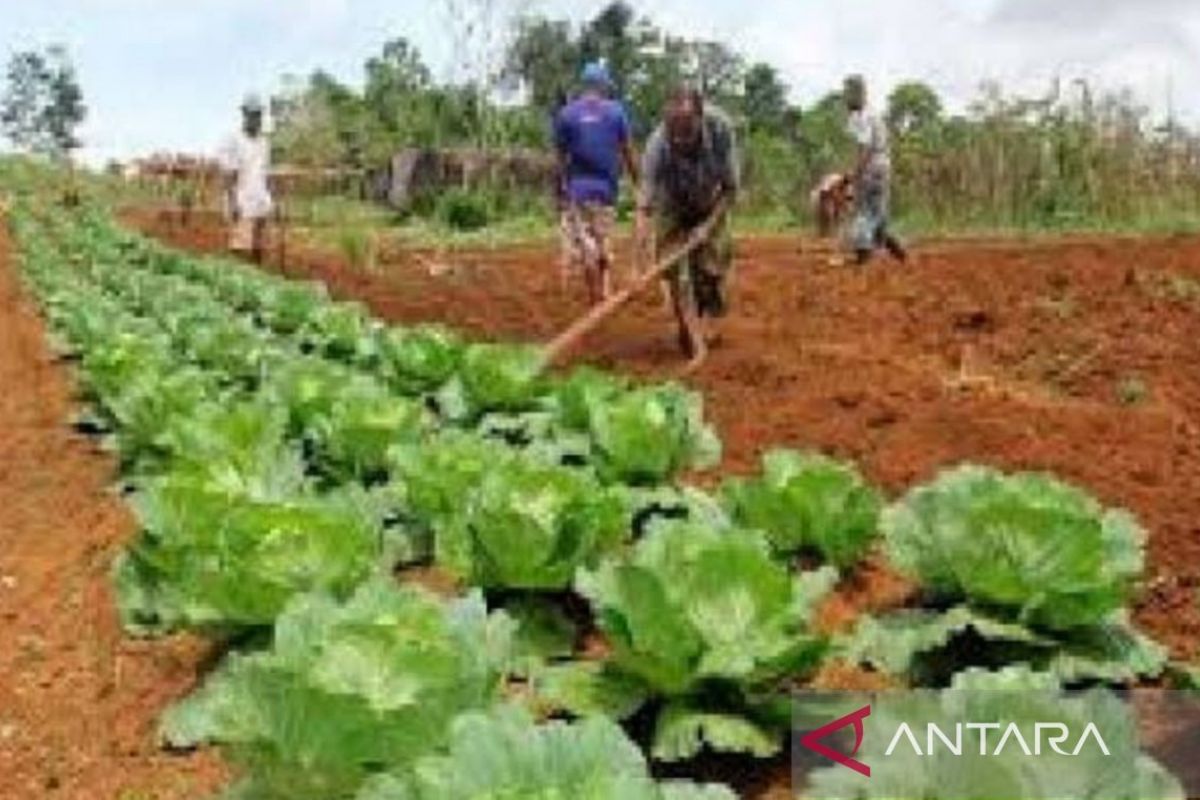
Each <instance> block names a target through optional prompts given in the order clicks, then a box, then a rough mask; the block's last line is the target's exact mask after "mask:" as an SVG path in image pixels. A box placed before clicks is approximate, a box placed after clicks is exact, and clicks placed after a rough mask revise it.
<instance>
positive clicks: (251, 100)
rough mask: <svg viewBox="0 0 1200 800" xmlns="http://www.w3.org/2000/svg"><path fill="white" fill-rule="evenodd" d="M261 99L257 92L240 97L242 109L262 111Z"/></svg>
mask: <svg viewBox="0 0 1200 800" xmlns="http://www.w3.org/2000/svg"><path fill="white" fill-rule="evenodd" d="M262 110H263V101H262V98H261V97H259V96H258V95H257V94H254V93H250V94H248V95H246V96H245V97H244V98H243V99H242V111H246V112H254V111H257V112H258V113H260V114H261V113H262Z"/></svg>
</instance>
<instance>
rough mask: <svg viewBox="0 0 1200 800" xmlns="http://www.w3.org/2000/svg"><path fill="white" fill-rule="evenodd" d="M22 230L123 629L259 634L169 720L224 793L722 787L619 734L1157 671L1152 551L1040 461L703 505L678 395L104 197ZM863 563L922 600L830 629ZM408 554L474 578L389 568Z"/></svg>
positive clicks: (734, 727) (171, 732) (740, 490)
mask: <svg viewBox="0 0 1200 800" xmlns="http://www.w3.org/2000/svg"><path fill="white" fill-rule="evenodd" d="M13 223H14V230H15V232H16V233H17V238H18V240H19V241H20V243H21V247H22V250H23V253H24V263H25V268H26V273H27V275H28V276H29V278H30V281H31V284H32V286H33V287H34V290H35V291H36V293H37V294H38V296H39V297H40V298H41V300H42V302H43V304H44V307H45V308H46V311H47V315H48V317H49V319H50V321H51V323H52V326H53V328H54V329H55V330H56V331H58V332H59V334H60V336H61V341H60V342H59V348H60V351H61V352H62V353H63V354H64V355H67V356H70V357H77V358H79V359H80V361H81V364H80V367H81V369H80V374H81V381H82V387H83V389H84V392H85V395H86V399H87V400H88V401H89V402H90V404H91V407H92V408H93V409H94V411H93V414H92V418H91V419H90V420H88V421H87V423H88V425H89V426H90V427H92V428H93V429H95V430H97V431H102V432H107V433H110V434H112V435H113V436H114V437H115V438H114V441H115V443H116V445H117V447H118V449H119V451H120V453H121V455H122V459H123V462H124V465H125V475H126V480H127V482H128V484H129V486H130V489H131V493H132V502H133V503H134V504H135V506H136V507H137V508H138V510H139V518H140V519H141V521H142V524H143V532H142V534H141V537H140V539H139V541H138V542H137V543H135V544H134V546H132V547H131V548H130V549H129V551H128V552H127V553H126V554H125V556H124V557H123V559H122V561H121V564H120V566H119V567H118V571H117V580H118V587H119V589H120V597H121V602H122V606H123V612H124V615H125V618H126V620H127V622H128V624H129V625H130V627H131V629H133V630H135V631H140V632H155V631H162V630H165V629H170V628H177V627H193V628H197V627H199V628H204V629H208V630H215V631H219V632H223V633H226V634H238V633H253V632H254V631H255V630H257V629H260V628H266V627H271V628H272V629H273V635H272V636H271V637H269V638H268V639H266V640H265V641H264V642H261V643H258V645H257V649H250V650H248V651H246V652H241V653H235V654H234V655H232V656H231V657H230V658H229V659H228V661H227V663H226V665H225V666H224V667H223V668H222V669H221V670H220V671H219V672H218V674H217V675H215V676H214V677H213V678H212V679H211V680H210V681H209V683H208V684H207V685H206V686H205V687H204V688H203V689H202V690H201V691H200V692H198V693H197V694H196V695H195V696H194V697H193V698H191V699H189V700H188V701H186V702H185V703H183V704H182V705H181V706H180V707H178V708H177V709H175V710H174V711H173V712H172V713H171V714H170V715H169V719H168V721H167V724H166V726H165V732H166V735H167V738H168V740H169V741H170V742H171V743H172V744H174V745H176V746H192V745H196V744H200V743H205V742H216V743H220V744H222V745H224V746H225V747H226V748H227V750H228V752H229V753H230V755H231V756H232V757H233V758H234V759H235V760H236V761H238V762H240V763H241V764H242V765H243V766H244V769H245V774H246V776H247V778H246V781H245V782H244V783H243V784H241V787H240V790H241V791H243V792H245V796H248V797H314V798H315V797H353V796H355V793H361V796H363V797H370V798H390V797H430V798H434V797H438V798H441V797H453V798H460V797H461V798H467V797H482V796H491V795H487V792H486V791H485V788H486V790H487V791H493V792H494V791H496V789H497V787H505V786H511V787H512V789H513V792H514V794H515V795H516V796H525V795H524V794H521V792H526V793H532V792H534V785H535V784H536V783H537V782H538V781H551V782H553V781H564V782H565V783H562V784H561V785H562V786H563V787H576V786H588V785H591V784H590V783H589V782H596V783H595V785H596V787H597V788H596V790H595V792H594V793H593V794H594V796H596V797H626V796H631V797H639V796H647V797H653V796H659V795H658V794H656V793H662V792H666V793H668V794H670V795H671V796H675V795H677V794H678V795H685V794H687V793H698V794H699V795H701V796H706V795H707V794H711V795H713V796H720V793H721V791H722V790H720V789H715V788H711V787H708V788H700V787H695V786H691V785H675V786H670V787H662V786H659V785H657V784H654V783H653V782H652V781H649V779H648V778H647V777H646V774H645V765H644V761H642V758H641V756H640V755H639V754H638V753H637V751H636V749H631V748H632V746H631V745H630V744H629V742H628V741H627V740H626V739H625V735H624V734H623V733H621V731H620V729H619V728H615V727H614V726H613V725H612V724H611V723H608V722H605V720H607V719H609V718H612V719H616V720H632V721H633V728H634V729H638V730H640V729H643V728H646V729H648V730H649V731H650V733H649V735H648V739H649V741H648V747H649V750H650V753H651V755H652V756H653V758H655V759H657V760H663V761H676V760H683V759H688V758H691V757H693V756H696V755H697V754H699V753H700V752H701V751H702V750H704V749H705V748H709V749H713V750H721V751H734V752H741V753H746V754H750V755H753V756H758V757H768V756H772V755H775V754H777V753H779V752H780V750H781V747H782V744H783V741H784V739H785V734H786V730H787V727H788V724H789V721H790V717H791V704H790V699H789V694H790V692H791V690H792V689H794V688H795V687H796V686H797V685H799V684H801V683H803V682H804V681H806V680H807V679H808V678H810V677H811V676H812V675H813V674H814V672H815V671H816V670H817V669H818V668H819V667H820V666H821V664H822V663H824V662H826V661H827V660H830V659H841V660H844V661H849V662H852V663H854V664H856V665H860V666H864V667H868V668H871V669H875V670H879V671H883V672H887V673H889V674H891V675H892V676H894V677H895V678H896V679H898V680H900V681H903V682H907V683H908V684H910V685H914V686H934V687H938V686H951V685H960V684H962V683H963V682H970V683H971V685H972V686H978V685H981V684H982V685H986V684H987V682H988V681H995V682H997V683H998V684H1001V685H1004V686H1006V687H1011V686H1012V685H1014V682H1016V683H1017V684H1022V683H1028V684H1029V685H1036V686H1044V685H1046V682H1047V681H1049V682H1051V683H1052V684H1053V685H1056V686H1057V685H1060V684H1067V685H1081V684H1095V683H1102V684H1118V685H1122V684H1131V683H1134V682H1137V681H1139V680H1143V679H1146V678H1157V677H1160V676H1162V674H1163V673H1164V671H1166V670H1167V669H1168V665H1167V662H1166V659H1165V656H1164V654H1163V652H1162V650H1161V648H1159V647H1157V646H1156V645H1154V644H1153V643H1151V642H1149V641H1148V640H1146V639H1145V638H1144V637H1142V636H1141V635H1139V634H1138V633H1137V632H1136V631H1135V630H1134V629H1133V628H1132V626H1131V625H1130V623H1129V621H1128V618H1127V613H1126V611H1125V608H1126V606H1127V604H1128V603H1129V602H1130V599H1131V596H1132V593H1133V592H1134V591H1135V589H1136V585H1137V581H1138V580H1139V578H1140V576H1141V574H1142V568H1143V564H1142V558H1143V555H1142V554H1143V546H1144V533H1143V532H1142V530H1141V529H1140V528H1139V527H1138V525H1137V524H1136V522H1135V521H1134V520H1133V519H1132V518H1131V517H1130V516H1129V515H1128V514H1126V513H1125V512H1123V511H1119V510H1110V509H1105V508H1103V507H1101V506H1100V505H1099V504H1098V503H1097V502H1096V501H1095V500H1094V499H1092V498H1090V497H1088V496H1087V495H1085V494H1084V493H1082V492H1080V491H1078V490H1077V489H1074V488H1072V487H1070V486H1067V485H1065V484H1063V483H1061V482H1059V481H1057V480H1055V479H1053V478H1051V477H1048V476H1043V475H1015V476H1012V475H1004V474H1001V473H998V472H996V471H994V470H990V469H986V468H981V467H972V466H968V467H962V468H959V469H956V470H952V471H948V472H946V473H944V474H943V475H942V476H940V477H939V478H937V479H936V480H935V481H934V482H932V483H931V484H929V485H926V486H923V487H918V488H917V489H915V490H913V491H912V492H910V493H909V494H908V495H907V496H905V497H903V498H901V499H900V500H899V501H897V502H895V503H892V504H890V505H888V504H886V503H885V501H884V499H883V497H882V495H881V493H880V492H879V491H878V490H876V489H874V488H873V487H871V486H869V485H868V484H867V482H866V481H864V480H863V478H862V477H861V476H860V475H859V474H858V473H857V472H856V471H855V470H854V469H853V468H852V467H850V466H848V465H845V464H841V463H838V462H835V461H832V460H830V459H828V458H825V457H823V456H819V455H814V454H800V453H794V452H790V451H777V452H773V453H771V454H769V455H767V456H766V458H765V460H764V465H763V470H762V472H761V474H760V475H758V476H754V477H751V478H745V479H731V480H728V481H726V482H725V484H724V485H723V486H721V487H720V489H719V491H718V492H717V493H715V494H713V495H709V494H706V493H704V492H701V491H699V490H697V489H695V488H692V487H687V486H685V485H682V484H678V483H676V482H675V481H676V480H677V478H678V476H679V473H680V472H681V471H683V470H686V469H689V468H695V467H700V466H705V465H707V464H711V463H712V462H713V460H714V459H715V455H716V452H717V447H716V441H715V437H714V436H713V435H712V432H711V431H710V430H709V429H708V428H707V427H706V426H705V425H704V424H703V422H702V418H701V414H700V406H699V401H698V399H697V398H696V397H695V396H694V395H692V394H690V393H688V392H686V391H684V390H683V389H681V388H680V387H677V386H673V385H664V386H649V387H646V386H631V385H629V384H628V383H626V382H624V381H622V380H620V379H618V378H616V377H613V376H610V375H606V374H603V373H598V372H593V371H587V370H585V371H581V372H579V373H576V374H573V375H570V376H566V377H561V378H552V379H547V378H543V377H542V373H541V366H542V365H541V363H540V354H539V353H538V352H537V351H536V350H533V349H530V348H523V347H509V346H503V345H479V344H468V343H466V342H464V341H462V340H461V339H460V338H459V337H457V336H455V335H454V334H453V333H451V332H448V331H446V330H444V329H440V328H433V327H417V328H387V327H385V326H382V325H380V324H379V323H378V322H375V321H374V320H372V319H371V318H370V316H369V315H368V314H367V313H366V312H365V311H364V310H363V309H362V308H361V307H360V306H357V305H355V304H350V303H338V302H334V301H332V300H330V299H329V298H328V297H327V296H325V294H324V292H323V290H322V289H321V288H320V287H319V286H316V285H312V284H297V283H293V282H289V281H285V280H282V279H279V278H275V277H271V276H268V275H266V274H264V273H262V272H260V271H257V270H255V269H253V268H250V267H247V266H245V265H241V264H237V263H234V262H230V261H227V260H222V259H204V258H196V257H192V256H186V255H183V254H179V253H176V252H173V251H170V250H167V249H165V248H162V247H161V246H158V245H155V244H153V243H150V242H148V241H146V240H143V239H140V238H138V237H136V236H133V235H130V234H128V233H124V232H121V231H119V230H118V229H116V228H114V227H113V226H112V225H111V224H110V223H109V222H108V221H107V220H106V219H104V218H103V217H102V216H99V215H96V214H94V213H91V214H83V215H71V216H67V215H63V214H60V213H49V212H46V213H41V214H34V213H28V212H27V213H24V214H18V215H16V216H15V217H14V220H13ZM871 553H882V555H883V557H885V558H886V559H888V560H889V561H890V562H891V563H892V564H894V565H895V566H896V567H897V568H899V569H900V570H901V571H902V572H904V573H905V574H907V575H908V576H909V577H910V578H912V579H913V580H914V582H915V583H916V584H917V585H918V586H919V587H920V591H918V592H916V593H915V594H914V599H913V601H912V602H910V603H909V604H908V606H906V607H905V608H904V609H902V610H898V611H895V612H891V613H888V614H886V615H883V616H881V617H879V618H869V617H868V618H864V619H863V620H862V621H861V622H860V623H859V624H858V625H857V627H856V628H855V629H854V630H852V631H851V632H849V633H847V634H840V635H836V636H830V635H825V634H822V633H819V632H818V631H816V630H815V629H814V624H813V619H814V616H815V613H816V609H817V607H818V605H819V603H820V602H821V599H822V598H823V596H824V595H825V594H827V593H828V592H829V591H830V590H831V589H832V588H833V587H834V584H835V583H836V582H837V580H838V576H839V572H840V573H842V574H846V573H849V572H852V571H853V570H854V569H855V568H856V566H857V565H858V564H859V563H860V562H861V561H862V560H863V559H864V558H866V557H867V556H868V555H869V554H871ZM430 561H432V562H433V563H435V564H437V565H438V566H440V567H441V568H443V569H445V570H447V571H448V572H449V573H450V574H452V575H453V576H455V577H456V578H457V579H458V581H459V583H460V584H461V585H462V586H463V587H473V588H474V589H476V590H483V592H484V593H485V594H484V595H481V594H479V593H476V594H472V595H469V596H466V597H464V598H460V599H457V600H453V601H445V600H438V599H435V598H433V597H432V596H430V595H428V594H427V593H425V592H423V591H421V590H417V589H413V588H407V587H399V586H397V585H396V583H395V581H393V580H392V571H393V570H394V569H395V568H396V567H397V566H398V565H403V564H411V563H426V562H430ZM796 564H805V565H807V566H809V567H818V566H819V567H820V568H819V569H816V570H815V571H812V572H800V571H798V570H797V569H796V568H795V565H796ZM485 597H486V601H485V599H484V598H485ZM572 598H582V599H583V600H584V601H586V607H587V609H588V610H589V612H590V613H589V614H588V615H587V618H582V617H583V615H582V614H580V613H578V611H577V609H578V608H579V605H580V604H579V602H578V600H573V599H572ZM489 609H491V610H490V611H489ZM568 611H575V612H576V613H566V612H568ZM591 628H594V629H595V631H594V632H595V633H598V634H599V636H600V638H602V640H603V642H604V646H603V647H602V648H595V647H592V648H590V650H592V651H595V650H597V649H599V650H601V654H600V655H599V656H597V655H591V656H587V657H585V656H581V650H582V649H584V645H585V644H586V643H587V642H588V641H589V637H590V634H591V633H593V631H591V630H590V629H591ZM514 705H520V706H522V707H523V708H524V709H525V710H524V711H516V710H513V708H512V707H513V706H514ZM497 709H499V710H497ZM531 714H532V715H534V716H536V717H538V718H545V717H547V716H557V717H565V718H569V719H576V720H579V721H578V722H575V723H572V724H565V723H555V724H552V725H548V726H542V727H536V728H535V727H533V723H532V722H531V717H530V715H531ZM532 742H537V743H539V744H537V746H532V745H531V744H530V743H532ZM485 743H486V744H485ZM539 748H541V749H539ZM621 753H624V754H625V755H620V754H621ZM551 755H553V757H552V758H551V757H550V756H551ZM606 759H613V760H614V761H613V763H615V764H626V765H627V766H628V768H627V769H625V768H609V767H607V766H603V762H604V761H605V760H606ZM531 782H532V783H531ZM538 786H540V788H538V789H537V791H549V788H548V785H547V786H541V785H540V784H539V785H538ZM639 792H640V793H641V794H639ZM586 796H592V795H586Z"/></svg>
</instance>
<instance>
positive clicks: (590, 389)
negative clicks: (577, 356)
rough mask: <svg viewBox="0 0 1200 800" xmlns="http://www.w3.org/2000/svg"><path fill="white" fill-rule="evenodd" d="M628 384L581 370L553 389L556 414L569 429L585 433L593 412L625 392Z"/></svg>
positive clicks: (598, 373)
mask: <svg viewBox="0 0 1200 800" xmlns="http://www.w3.org/2000/svg"><path fill="white" fill-rule="evenodd" d="M628 385H629V382H628V381H627V380H625V379H623V378H619V377H617V376H615V375H612V374H610V373H607V372H601V371H600V370H598V369H593V368H592V367H580V368H578V369H576V370H575V371H574V372H572V373H571V374H570V375H569V376H568V377H567V378H566V379H564V380H561V381H559V382H558V383H557V384H556V385H555V387H554V401H555V411H556V414H557V417H558V420H559V422H560V423H561V424H562V425H563V426H564V427H566V428H568V429H569V430H576V431H587V430H588V428H589V426H590V425H591V419H592V409H593V408H594V407H596V406H597V405H601V404H604V403H608V402H610V401H612V400H613V399H615V398H616V397H618V396H620V395H621V394H622V393H624V392H625V391H627V390H628Z"/></svg>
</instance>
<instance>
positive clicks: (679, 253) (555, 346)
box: [543, 202, 726, 370]
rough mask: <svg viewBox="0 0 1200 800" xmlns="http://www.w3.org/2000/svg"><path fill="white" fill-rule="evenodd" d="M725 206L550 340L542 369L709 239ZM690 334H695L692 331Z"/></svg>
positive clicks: (563, 356)
mask: <svg viewBox="0 0 1200 800" xmlns="http://www.w3.org/2000/svg"><path fill="white" fill-rule="evenodd" d="M725 208H726V203H724V202H722V203H720V204H718V206H717V208H716V209H714V210H713V212H712V214H710V215H709V217H708V219H706V220H705V221H704V222H703V223H702V224H701V225H700V226H699V227H697V228H695V229H693V230H692V232H691V234H690V235H689V236H688V238H687V239H686V240H685V241H684V242H683V243H682V244H680V245H678V246H677V247H675V248H674V249H672V250H670V251H668V253H667V254H666V255H665V256H663V257H662V258H660V259H659V260H658V261H657V262H655V264H654V265H653V266H652V267H651V268H650V269H648V270H646V271H645V272H642V273H640V274H639V275H638V276H637V278H635V279H634V280H633V281H632V282H630V283H629V285H627V286H626V287H625V288H623V289H621V290H620V291H619V292H616V293H615V294H613V295H611V296H609V297H608V298H607V299H605V300H604V301H603V302H601V303H600V304H598V305H596V306H594V307H592V309H591V310H590V311H588V312H587V313H586V314H584V315H583V316H582V317H580V318H579V319H578V320H576V321H575V322H574V323H573V324H572V325H571V326H570V327H568V328H567V329H566V330H565V331H563V332H562V333H560V334H559V335H558V336H557V337H555V338H554V339H553V340H552V341H551V342H549V343H548V344H547V345H546V348H545V352H544V356H543V359H544V360H543V368H546V369H548V368H550V367H552V366H555V365H556V364H560V363H562V361H563V359H564V358H565V357H566V356H567V355H568V354H569V353H570V352H571V351H572V350H573V349H574V348H575V347H576V345H578V344H579V342H580V341H581V340H582V339H583V338H584V337H586V336H587V335H588V334H589V333H591V332H592V331H594V330H595V329H596V328H598V327H600V325H602V324H603V323H604V322H605V321H607V320H608V319H609V318H610V317H612V316H613V315H615V314H616V313H617V312H618V311H620V310H621V309H622V308H624V307H625V306H626V305H628V304H629V302H630V301H631V300H633V299H634V298H635V297H637V296H638V295H640V294H642V293H643V292H645V291H646V290H647V289H649V288H650V287H652V286H654V285H655V284H656V283H657V282H658V281H661V280H662V279H663V277H664V276H665V275H666V274H667V272H669V271H670V269H671V268H672V267H673V266H675V264H677V263H679V261H681V260H682V259H684V258H686V257H687V256H689V255H691V254H692V252H694V251H695V250H696V248H697V247H700V245H702V244H704V243H705V242H706V241H708V238H709V237H710V236H712V233H713V229H714V228H716V226H717V222H718V221H719V220H720V219H721V215H722V214H724V213H725ZM693 335H696V334H695V333H694V332H693ZM701 360H702V359H701ZM699 365H700V360H697V361H694V362H693V363H692V364H690V365H689V370H691V369H694V368H695V367H698V366H699Z"/></svg>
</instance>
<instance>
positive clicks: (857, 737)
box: [800, 706, 871, 778]
mask: <svg viewBox="0 0 1200 800" xmlns="http://www.w3.org/2000/svg"><path fill="white" fill-rule="evenodd" d="M869 716H871V707H870V706H863V707H862V708H860V709H859V710H858V711H855V712H853V713H851V714H847V715H846V716H844V717H842V718H841V719H835V720H834V721H833V722H831V723H829V724H828V725H825V726H822V727H820V728H817V729H816V730H815V731H811V732H810V733H806V734H805V735H804V736H802V737H801V738H800V744H802V745H804V746H805V747H807V748H808V749H809V750H812V751H813V752H814V753H818V754H820V755H823V756H825V758H828V759H829V760H830V761H836V762H837V763H839V764H841V765H842V766H843V767H849V768H850V769H852V770H854V771H855V772H857V773H859V774H860V775H865V776H867V777H868V778H869V777H871V768H870V767H868V766H867V765H866V764H864V763H862V762H861V761H859V760H857V759H855V758H854V756H855V755H857V754H858V750H859V748H861V747H862V743H863V736H864V735H865V734H866V731H865V730H864V728H863V720H864V719H866V718H867V717H869ZM847 725H853V726H854V749H853V750H852V751H850V755H846V754H845V753H840V752H838V751H837V750H834V749H833V748H832V747H828V746H826V745H824V744H822V743H821V740H822V739H824V738H825V737H827V736H829V735H830V734H833V733H836V732H838V731H840V730H841V729H842V728H845V727H846V726H847Z"/></svg>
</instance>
